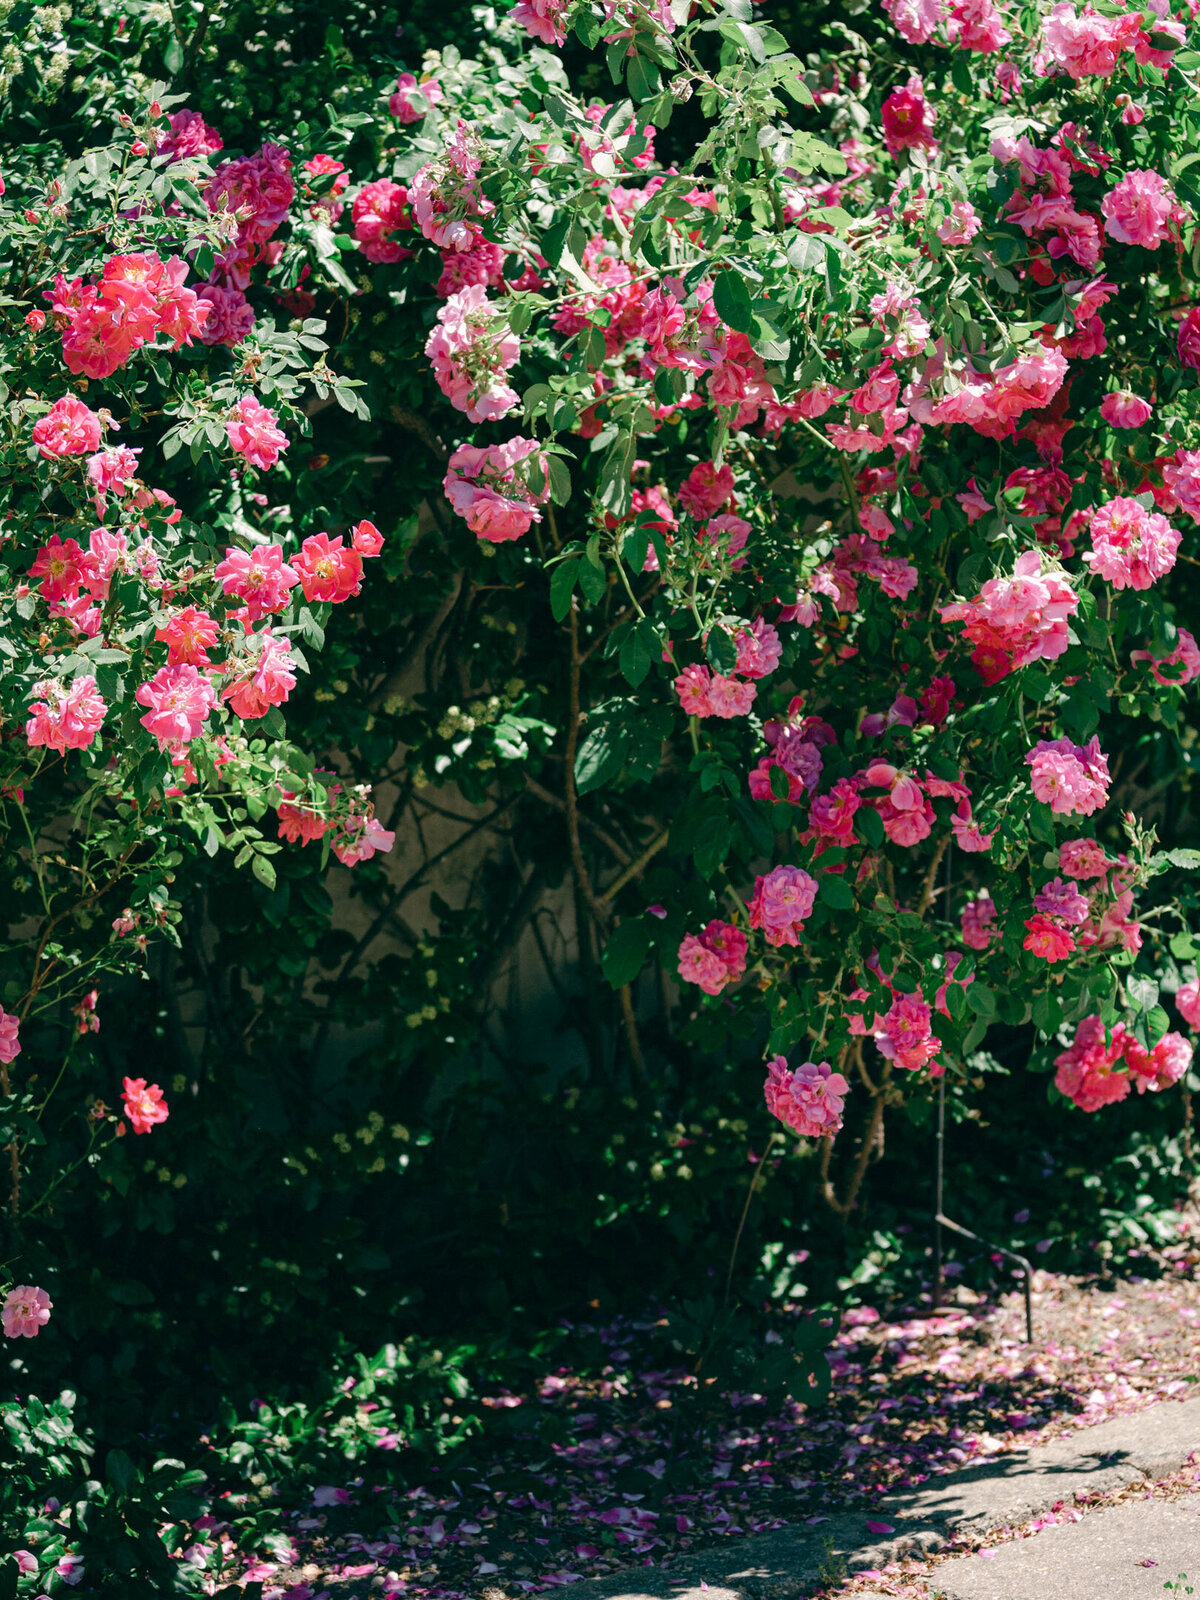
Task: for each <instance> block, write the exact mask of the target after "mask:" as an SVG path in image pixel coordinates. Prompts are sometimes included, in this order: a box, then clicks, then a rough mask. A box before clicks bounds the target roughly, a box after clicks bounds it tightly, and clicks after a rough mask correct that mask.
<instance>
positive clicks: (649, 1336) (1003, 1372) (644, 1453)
mask: <svg viewBox="0 0 1200 1600" xmlns="http://www.w3.org/2000/svg"><path fill="white" fill-rule="evenodd" d="M1034 1305H1035V1319H1036V1327H1035V1334H1036V1339H1035V1343H1034V1345H1033V1346H1032V1347H1030V1346H1028V1345H1026V1344H1025V1343H1024V1341H1023V1331H1024V1330H1023V1308H1022V1303H1021V1297H1020V1296H1019V1295H1017V1294H1012V1295H1008V1296H1006V1297H1004V1298H1003V1299H1002V1300H1001V1301H1000V1302H999V1303H998V1304H997V1303H987V1302H985V1301H983V1300H981V1299H978V1298H977V1297H975V1296H974V1294H973V1293H972V1291H970V1290H968V1289H965V1288H959V1289H958V1290H957V1291H956V1293H955V1303H954V1304H953V1305H951V1306H949V1307H947V1308H945V1309H944V1310H942V1311H940V1312H938V1313H931V1312H930V1310H929V1309H928V1307H925V1308H923V1309H919V1310H917V1311H914V1312H911V1313H897V1312H894V1311H891V1310H889V1309H888V1308H885V1307H880V1308H878V1309H876V1308H874V1307H871V1306H860V1307H857V1308H855V1309H854V1310H851V1311H850V1312H848V1313H847V1316H846V1321H845V1325H844V1326H843V1328H842V1331H841V1333H840V1334H839V1336H838V1339H837V1343H836V1346H835V1348H834V1351H833V1353H832V1359H833V1366H834V1387H833V1393H832V1396H831V1399H830V1401H829V1404H828V1405H827V1406H826V1407H825V1408H824V1409H821V1410H817V1409H813V1410H810V1409H808V1408H806V1407H805V1406H803V1405H798V1404H795V1403H793V1402H788V1403H786V1404H785V1405H784V1406H783V1408H782V1409H779V1408H778V1407H775V1406H770V1407H769V1406H768V1405H767V1404H766V1403H765V1402H764V1401H763V1400H762V1399H761V1398H759V1397H756V1396H754V1395H738V1394H729V1395H726V1396H725V1397H724V1399H723V1401H721V1402H719V1404H720V1406H721V1409H720V1410H717V1409H715V1408H714V1407H713V1406H712V1405H710V1404H707V1403H706V1401H705V1399H704V1398H703V1397H698V1395H697V1388H698V1386H697V1384H696V1381H695V1379H694V1378H693V1376H692V1375H691V1374H690V1373H689V1372H688V1370H687V1369H686V1368H685V1367H682V1366H679V1365H671V1364H668V1363H667V1362H665V1361H664V1360H663V1354H664V1345H663V1342H662V1329H663V1324H662V1323H661V1322H660V1321H659V1319H657V1318H654V1317H650V1316H647V1317H646V1318H644V1319H642V1320H640V1321H623V1322H619V1323H616V1324H612V1325H609V1326H605V1327H599V1328H593V1329H585V1328H580V1329H576V1330H574V1331H575V1334H577V1335H578V1336H579V1338H580V1339H581V1340H582V1341H585V1342H587V1343H588V1344H589V1346H590V1348H591V1349H592V1350H594V1349H595V1348H596V1343H595V1342H596V1340H599V1341H600V1342H601V1344H602V1346H603V1349H604V1354H605V1357H606V1360H605V1361H604V1363H603V1365H602V1366H601V1367H600V1368H599V1369H598V1371H599V1375H598V1376H584V1375H582V1373H577V1372H575V1371H573V1370H572V1369H571V1368H570V1367H569V1366H562V1367H559V1368H558V1369H557V1370H554V1371H550V1372H547V1373H546V1374H545V1375H544V1377H543V1379H542V1381H541V1383H540V1385H538V1387H537V1388H536V1390H531V1391H530V1392H526V1393H519V1394H518V1393H497V1394H493V1395H491V1396H489V1397H488V1410H489V1415H490V1417H491V1418H492V1419H494V1422H495V1426H494V1428H491V1429H489V1430H488V1433H487V1435H486V1436H485V1438H484V1440H482V1441H480V1442H479V1444H478V1445H475V1446H472V1447H470V1449H469V1451H468V1452H467V1453H460V1454H458V1455H455V1456H454V1457H453V1458H451V1459H450V1460H449V1461H448V1463H447V1465H446V1466H445V1467H444V1468H440V1469H437V1468H434V1469H431V1470H430V1471H429V1472H428V1473H427V1474H425V1475H424V1476H423V1479H422V1481H421V1482H420V1483H419V1484H416V1485H412V1484H406V1485H404V1486H399V1484H398V1475H397V1474H390V1475H389V1473H388V1471H387V1467H386V1465H385V1463H384V1462H381V1469H382V1470H381V1471H379V1472H378V1473H377V1474H376V1475H375V1476H374V1477H368V1478H366V1479H363V1478H357V1479H355V1480H354V1481H350V1482H346V1483H332V1484H324V1485H320V1486H317V1487H316V1488H315V1491H314V1492H313V1493H312V1494H311V1495H309V1496H308V1497H307V1500H306V1503H305V1504H304V1505H303V1506H301V1507H298V1508H296V1509H294V1510H292V1511H290V1512H287V1513H282V1514H281V1520H280V1523H279V1528H280V1529H281V1531H280V1532H279V1533H277V1534H276V1535H275V1536H273V1537H271V1538H270V1539H269V1540H268V1541H266V1543H263V1542H262V1541H261V1540H260V1544H259V1548H258V1551H257V1552H256V1553H255V1558H254V1559H253V1560H250V1561H249V1564H248V1555H249V1552H245V1553H242V1552H235V1551H234V1550H233V1549H232V1547H231V1544H230V1542H229V1538H228V1533H227V1531H226V1527H225V1526H224V1525H223V1524H222V1523H220V1522H219V1521H217V1522H216V1523H215V1524H214V1523H213V1520H212V1519H205V1521H206V1523H208V1526H207V1527H199V1528H197V1530H196V1540H197V1542H196V1544H195V1545H194V1546H192V1547H191V1549H192V1551H193V1554H192V1557H191V1559H192V1560H193V1561H194V1562H196V1564H199V1561H200V1558H201V1556H204V1557H205V1558H206V1559H207V1562H208V1570H209V1571H212V1572H213V1574H214V1577H215V1576H216V1572H217V1569H218V1567H219V1566H220V1567H222V1570H221V1579H223V1580H224V1581H226V1582H228V1581H238V1580H240V1581H241V1582H245V1581H247V1580H249V1581H251V1582H253V1581H256V1580H257V1581H261V1582H262V1584H263V1595H264V1597H265V1600H273V1597H275V1600H277V1597H280V1596H286V1597H287V1600H312V1597H316V1596H320V1595H321V1594H323V1593H328V1594H329V1595H330V1596H331V1597H336V1600H349V1597H350V1596H351V1595H359V1596H361V1597H362V1600H366V1597H367V1596H368V1595H371V1596H377V1595H380V1594H384V1595H406V1596H415V1597H425V1596H429V1597H431V1600H434V1597H437V1600H457V1597H459V1596H464V1597H465V1596H468V1595H470V1596H475V1595H479V1594H480V1593H481V1592H482V1591H483V1590H485V1589H487V1588H500V1589H502V1590H505V1591H507V1592H509V1593H516V1594H520V1593H522V1592H525V1593H535V1592H541V1591H544V1590H546V1589H550V1588H555V1587H561V1586H564V1585H567V1584H570V1583H572V1582H575V1581H578V1580H579V1579H581V1578H588V1577H598V1576H601V1575H602V1574H604V1573H607V1572H612V1571H615V1570H617V1569H618V1568H621V1567H627V1566H635V1565H638V1564H641V1563H654V1564H656V1565H658V1564H662V1565H664V1566H669V1565H670V1564H671V1561H672V1559H673V1558H674V1557H676V1556H677V1555H679V1554H680V1553H683V1552H690V1551H696V1550H700V1549H703V1548H704V1547H705V1546H710V1545H712V1544H713V1543H714V1542H716V1541H718V1540H721V1539H728V1538H735V1537H738V1536H741V1535H745V1534H750V1533H758V1532H763V1531H766V1530H768V1529H771V1528H777V1527H780V1526H782V1525H784V1524H785V1523H788V1522H796V1521H805V1522H808V1523H811V1524H818V1523H819V1522H820V1521H821V1520H822V1519H823V1518H826V1517H829V1516H831V1515H832V1514H833V1513H835V1512H837V1511H840V1510H844V1509H848V1508H851V1507H862V1506H864V1505H866V1506H869V1505H870V1504H871V1503H872V1502H873V1501H874V1500H876V1499H878V1498H879V1497H881V1496H883V1495H884V1494H886V1493H888V1492H889V1491H891V1490H895V1489H900V1488H906V1487H909V1486H912V1485H916V1484H920V1483H923V1482H925V1481H926V1480H928V1479H929V1478H930V1477H932V1476H934V1475H936V1474H937V1473H941V1472H947V1471H952V1470H953V1469H954V1468H956V1467H959V1466H961V1465H963V1464H964V1463H966V1462H969V1461H973V1460H979V1459H980V1458H982V1457H985V1456H988V1455H993V1454H996V1453H998V1452H1001V1451H1005V1450H1011V1449H1019V1448H1022V1447H1024V1446H1027V1445H1028V1444H1030V1443H1032V1442H1036V1441H1045V1440H1049V1439H1053V1438H1056V1437H1059V1436H1061V1435H1062V1434H1064V1433H1065V1432H1067V1431H1070V1430H1072V1429H1075V1428H1080V1427H1086V1426H1088V1425H1090V1424H1091V1423H1094V1422H1099V1421H1102V1420H1104V1419H1105V1418H1107V1417H1111V1416H1114V1415H1118V1414H1120V1413H1123V1412H1129V1411H1134V1410H1137V1409H1140V1408H1141V1407H1143V1406H1146V1405H1149V1404H1151V1403H1153V1402H1155V1401H1159V1400H1163V1399H1167V1398H1170V1397H1172V1396H1177V1395H1180V1394H1182V1393H1184V1392H1185V1391H1187V1390H1188V1389H1189V1387H1190V1385H1191V1384H1192V1383H1194V1382H1196V1381H1197V1374H1198V1372H1200V1361H1198V1357H1200V1286H1198V1285H1197V1283H1196V1282H1195V1281H1192V1280H1190V1279H1189V1280H1184V1279H1181V1278H1168V1279H1164V1280H1158V1281H1150V1280H1139V1279H1131V1280H1126V1281H1121V1282H1117V1281H1113V1282H1108V1283H1095V1282H1091V1283H1083V1282H1079V1281H1075V1280H1070V1279H1065V1278H1056V1277H1052V1276H1050V1275H1049V1274H1044V1273H1043V1274H1038V1275H1037V1279H1036V1291H1035V1302H1034ZM785 1315H786V1313H785ZM770 1337H771V1335H770V1333H768V1335H767V1338H768V1339H770ZM588 1370H589V1371H591V1370H592V1365H591V1364H590V1363H589V1369H588ZM480 1445H482V1448H480V1447H479V1446H480ZM385 1460H386V1461H395V1462H397V1463H399V1462H402V1461H403V1457H402V1456H394V1457H391V1456H389V1457H388V1458H385ZM1188 1470H1189V1472H1190V1471H1191V1470H1192V1469H1188ZM1180 1481H1181V1482H1182V1480H1180ZM279 1487H280V1488H281V1489H283V1488H284V1486H279ZM1183 1487H1184V1488H1190V1487H1192V1484H1191V1479H1190V1478H1189V1481H1188V1484H1187V1485H1184V1486H1183ZM1141 1492H1143V1493H1144V1492H1145V1491H1144V1490H1143V1491H1141ZM1161 1492H1164V1493H1165V1492H1182V1491H1181V1489H1180V1484H1177V1483H1175V1480H1170V1482H1169V1483H1168V1484H1167V1485H1166V1486H1165V1487H1164V1488H1163V1490H1162V1491H1161ZM284 1493H285V1494H286V1490H284ZM240 1509H242V1508H241V1507H235V1506H234V1505H232V1504H231V1505H230V1512H231V1514H233V1513H235V1511H236V1510H240ZM1059 1514H1060V1515H1065V1516H1072V1515H1075V1514H1077V1513H1075V1512H1074V1511H1073V1510H1072V1509H1071V1508H1069V1507H1067V1508H1064V1509H1063V1511H1062V1512H1061V1513H1059ZM259 1525H260V1527H261V1523H260V1524H259ZM1008 1534H1009V1530H1005V1531H1004V1533H1003V1534H999V1535H997V1536H996V1537H998V1538H999V1537H1005V1536H1008ZM222 1546H224V1559H223V1561H222V1558H221V1557H220V1556H219V1555H218V1551H219V1550H220V1549H221V1547H222ZM922 1570H927V1569H924V1568H920V1567H919V1566H917V1565H908V1566H906V1568H905V1569H904V1570H903V1571H902V1569H901V1568H899V1567H897V1568H890V1569H888V1572H887V1573H884V1574H879V1575H878V1580H879V1581H883V1582H885V1583H886V1584H887V1585H888V1589H885V1591H884V1592H888V1590H890V1592H894V1593H896V1594H909V1593H911V1594H919V1593H922V1592H923V1591H922V1590H921V1589H920V1588H919V1587H918V1588H912V1587H911V1586H910V1585H911V1583H912V1582H915V1581H916V1576H915V1575H916V1574H918V1573H919V1571H922ZM909 1573H911V1574H913V1575H914V1576H913V1577H911V1578H910V1577H909V1576H908V1575H907V1574H909ZM219 1581H220V1580H218V1582H219ZM861 1589H862V1582H861V1581H859V1580H856V1581H854V1582H853V1583H851V1584H850V1585H849V1587H848V1588H847V1590H846V1592H847V1593H853V1592H855V1591H861Z"/></svg>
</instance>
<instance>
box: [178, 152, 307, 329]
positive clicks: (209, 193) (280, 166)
mask: <svg viewBox="0 0 1200 1600" xmlns="http://www.w3.org/2000/svg"><path fill="white" fill-rule="evenodd" d="M295 196H296V185H295V181H294V180H293V178H292V158H291V156H290V155H289V154H288V152H287V150H285V149H284V147H283V146H282V145H278V144H264V145H263V147H262V148H261V150H259V151H258V152H257V154H256V155H253V156H243V157H241V158H239V159H238V160H236V161H225V162H222V163H221V165H220V166H219V167H218V168H217V169H216V171H215V172H214V174H213V177H212V181H211V182H210V183H209V185H208V187H207V188H206V189H205V191H204V200H205V204H206V205H207V206H208V209H209V210H210V211H211V212H212V213H213V214H214V216H216V217H218V218H222V219H225V220H224V232H223V237H222V240H221V243H222V245H223V248H222V250H221V253H220V254H219V255H218V256H217V258H216V262H215V265H214V268H213V272H212V277H211V279H210V280H209V282H208V283H206V284H204V285H203V287H202V288H201V290H200V293H201V294H202V295H203V296H204V298H205V299H206V300H207V301H208V303H209V305H210V306H211V308H212V314H211V316H210V318H209V324H208V326H207V327H206V329H205V331H204V334H203V342H204V343H205V344H223V345H230V346H232V345H236V344H238V343H240V342H241V340H242V339H244V338H245V337H246V335H247V334H248V333H249V332H250V330H251V328H252V327H253V326H254V311H253V309H252V308H251V306H250V303H249V301H248V300H247V299H246V290H247V289H248V288H249V286H250V274H251V272H252V270H253V268H254V266H255V265H256V264H257V263H258V262H259V261H263V260H268V259H270V258H271V252H272V251H274V250H277V249H278V246H277V245H274V244H273V243H272V241H273V240H274V236H275V234H276V233H277V232H278V231H279V228H280V227H281V225H282V224H283V222H284V221H285V219H286V217H287V214H288V209H289V207H290V206H291V204H292V201H293V200H294V199H295ZM230 235H232V238H230Z"/></svg>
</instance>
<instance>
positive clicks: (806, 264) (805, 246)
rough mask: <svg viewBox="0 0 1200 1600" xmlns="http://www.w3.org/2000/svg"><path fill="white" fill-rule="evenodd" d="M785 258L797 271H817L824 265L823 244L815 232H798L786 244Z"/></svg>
mask: <svg viewBox="0 0 1200 1600" xmlns="http://www.w3.org/2000/svg"><path fill="white" fill-rule="evenodd" d="M787 258H788V263H789V265H790V266H793V267H795V269H796V271H797V272H819V271H820V270H821V268H822V267H823V266H824V265H825V246H824V245H823V244H822V243H821V241H820V239H819V238H818V237H817V235H816V234H815V233H798V234H797V235H796V237H795V238H794V239H793V240H792V242H791V244H789V245H788V251H787Z"/></svg>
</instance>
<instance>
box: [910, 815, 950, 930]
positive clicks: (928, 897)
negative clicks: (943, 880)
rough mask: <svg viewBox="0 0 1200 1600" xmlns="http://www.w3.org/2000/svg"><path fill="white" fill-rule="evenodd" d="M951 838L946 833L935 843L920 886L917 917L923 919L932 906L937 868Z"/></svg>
mask: <svg viewBox="0 0 1200 1600" xmlns="http://www.w3.org/2000/svg"><path fill="white" fill-rule="evenodd" d="M951 837H952V835H951V834H948V833H946V834H943V835H942V837H941V838H940V839H939V840H938V842H937V847H936V849H935V850H934V852H933V857H932V859H931V860H930V863H929V866H928V867H927V868H926V869H925V881H924V882H923V883H922V885H921V898H920V900H919V901H918V902H917V915H918V916H919V917H923V916H924V915H925V913H926V912H927V911H928V910H929V908H930V906H931V905H932V904H933V897H934V895H935V894H936V893H937V891H936V890H935V888H934V883H935V882H936V880H937V875H938V868H939V867H940V866H941V864H942V857H943V856H944V855H945V854H946V849H947V846H948V845H949V843H950V840H951Z"/></svg>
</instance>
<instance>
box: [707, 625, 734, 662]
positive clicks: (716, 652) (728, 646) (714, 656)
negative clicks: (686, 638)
mask: <svg viewBox="0 0 1200 1600" xmlns="http://www.w3.org/2000/svg"><path fill="white" fill-rule="evenodd" d="M704 654H705V656H706V658H707V660H708V664H709V666H710V667H711V668H712V669H713V671H714V672H722V673H724V672H731V671H732V670H733V668H734V667H735V666H736V665H737V645H736V644H735V643H734V642H733V640H732V639H731V638H730V637H729V635H728V634H727V633H726V632H725V629H724V628H722V627H713V628H710V629H709V630H708V637H707V638H706V639H705V641H704Z"/></svg>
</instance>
